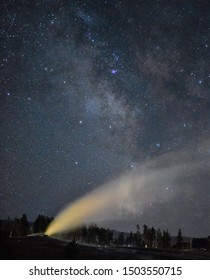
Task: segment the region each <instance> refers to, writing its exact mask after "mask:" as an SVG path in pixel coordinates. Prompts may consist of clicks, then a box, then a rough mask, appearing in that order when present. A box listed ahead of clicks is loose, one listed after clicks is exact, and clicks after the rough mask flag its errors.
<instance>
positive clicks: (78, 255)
mask: <svg viewBox="0 0 210 280" xmlns="http://www.w3.org/2000/svg"><path fill="white" fill-rule="evenodd" d="M0 248H1V250H0V259H4V260H27V259H28V260H68V259H76V260H95V259H97V260H129V259H130V260H152V259H155V260H210V252H204V251H199V250H197V251H185V252H183V251H172V250H168V251H167V250H157V249H139V248H127V247H101V246H97V245H96V246H91V245H82V244H74V243H72V242H69V243H67V242H65V241H61V240H57V239H53V238H48V237H41V236H36V237H21V238H13V239H8V240H3V241H0Z"/></svg>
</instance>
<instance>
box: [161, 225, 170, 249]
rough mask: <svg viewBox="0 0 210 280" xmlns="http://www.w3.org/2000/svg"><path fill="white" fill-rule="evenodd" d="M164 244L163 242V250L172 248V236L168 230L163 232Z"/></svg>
mask: <svg viewBox="0 0 210 280" xmlns="http://www.w3.org/2000/svg"><path fill="white" fill-rule="evenodd" d="M162 242H163V248H166V249H167V248H170V246H171V237H170V234H169V232H168V230H166V231H165V230H164V231H163V238H162Z"/></svg>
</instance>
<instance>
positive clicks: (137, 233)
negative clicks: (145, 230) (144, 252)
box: [135, 225, 141, 247]
mask: <svg viewBox="0 0 210 280" xmlns="http://www.w3.org/2000/svg"><path fill="white" fill-rule="evenodd" d="M135 243H136V245H137V246H138V247H140V246H141V232H140V226H139V225H136V242H135Z"/></svg>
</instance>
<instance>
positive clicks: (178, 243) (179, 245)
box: [176, 229, 183, 249]
mask: <svg viewBox="0 0 210 280" xmlns="http://www.w3.org/2000/svg"><path fill="white" fill-rule="evenodd" d="M182 242H183V238H182V232H181V229H179V231H178V235H177V239H176V247H177V248H178V249H182Z"/></svg>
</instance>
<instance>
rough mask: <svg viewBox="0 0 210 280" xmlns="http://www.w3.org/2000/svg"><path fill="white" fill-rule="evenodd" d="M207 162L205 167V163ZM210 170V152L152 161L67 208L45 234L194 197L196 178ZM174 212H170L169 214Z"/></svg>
mask: <svg viewBox="0 0 210 280" xmlns="http://www.w3.org/2000/svg"><path fill="white" fill-rule="evenodd" d="M204 158H205V166H204V165H202V162H203V160H204ZM208 170H209V159H208V152H207V150H205V149H204V151H203V153H199V154H195V153H192V151H190V152H189V151H188V152H184V151H182V152H180V153H170V154H167V155H163V156H161V157H159V158H158V159H156V160H152V161H148V162H146V163H145V164H144V165H141V166H139V168H138V169H136V170H135V171H133V172H130V173H127V174H126V175H124V176H121V177H120V178H119V179H116V180H114V181H112V182H110V183H107V184H105V185H103V186H102V187H100V188H98V189H97V190H94V191H92V192H91V193H89V194H87V195H85V196H84V197H82V198H80V199H78V200H77V201H76V202H74V203H72V204H70V205H69V206H67V208H66V209H64V210H63V211H62V212H61V213H60V214H59V215H58V216H57V217H56V218H55V219H54V220H53V221H52V223H51V224H50V225H49V227H48V229H47V230H46V232H45V234H47V235H54V234H57V233H61V232H66V231H68V230H72V229H74V228H76V227H78V226H79V225H81V224H83V223H87V222H93V221H94V222H98V221H103V220H109V219H112V218H113V217H114V218H115V219H118V220H119V219H123V218H124V217H126V215H127V214H128V213H132V214H136V213H139V212H140V211H144V210H145V209H148V207H149V205H152V203H155V202H156V201H163V202H167V201H170V200H171V199H172V198H174V196H176V197H179V196H180V197H181V196H182V195H183V194H184V195H185V194H186V193H189V195H191V194H192V184H193V182H194V181H193V178H194V176H198V174H201V173H205V171H206V172H207V171H208ZM169 211H170V210H169Z"/></svg>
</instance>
